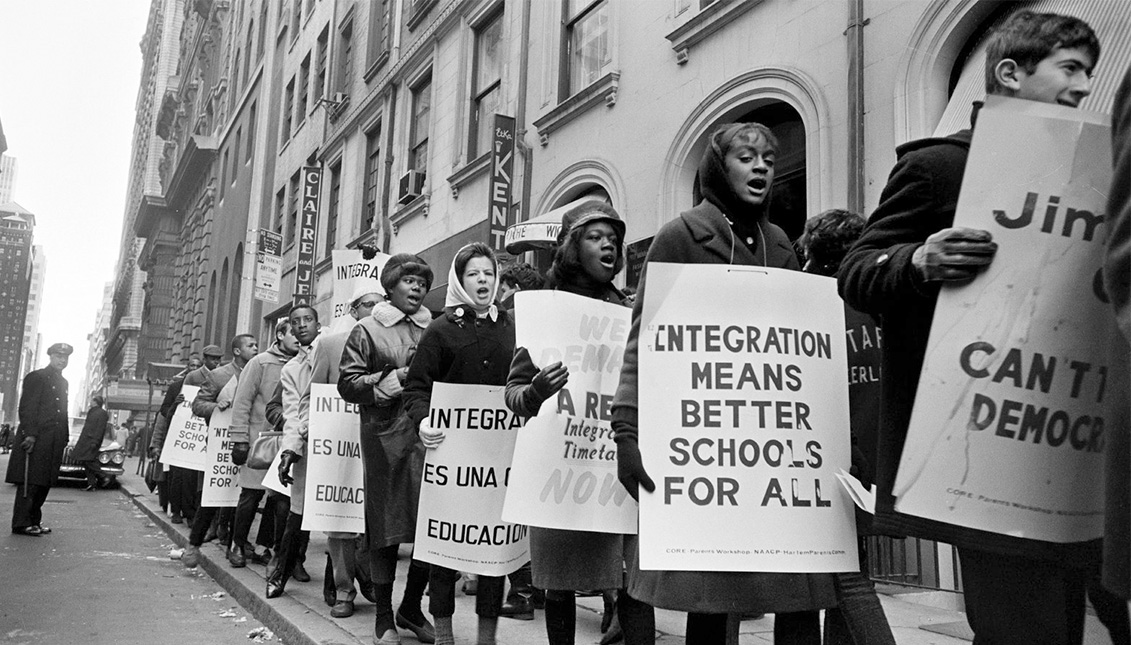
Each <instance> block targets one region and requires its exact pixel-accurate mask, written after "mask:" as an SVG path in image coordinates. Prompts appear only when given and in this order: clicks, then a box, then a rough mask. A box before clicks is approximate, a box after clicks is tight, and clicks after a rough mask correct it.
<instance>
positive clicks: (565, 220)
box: [506, 201, 691, 645]
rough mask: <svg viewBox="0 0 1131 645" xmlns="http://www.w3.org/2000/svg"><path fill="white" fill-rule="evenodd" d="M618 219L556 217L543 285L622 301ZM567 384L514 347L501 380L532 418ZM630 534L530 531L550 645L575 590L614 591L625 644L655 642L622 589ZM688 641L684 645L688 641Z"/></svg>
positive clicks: (512, 402) (560, 644) (594, 214)
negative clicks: (617, 280) (617, 284)
mask: <svg viewBox="0 0 1131 645" xmlns="http://www.w3.org/2000/svg"><path fill="white" fill-rule="evenodd" d="M624 235H625V226H624V220H622V219H621V218H620V215H619V214H618V213H617V212H616V210H615V209H613V208H612V207H611V206H609V205H608V204H605V203H603V202H598V201H590V202H585V203H583V204H580V205H578V206H577V207H575V208H573V209H571V210H569V211H568V212H566V213H565V215H563V216H562V229H561V233H559V235H558V247H557V250H556V251H555V252H554V262H553V265H552V266H551V268H550V284H549V287H550V288H553V289H561V290H562V291H568V292H570V293H574V294H577V295H580V296H584V297H586V298H593V299H595V300H601V301H604V302H612V303H617V304H625V297H624V294H623V293H621V291H620V290H619V289H617V288H616V287H615V286H613V277H614V276H616V274H617V273H619V272H620V271H621V269H623V268H624V263H625V258H624V246H623V243H624ZM568 379H569V370H568V369H567V368H566V367H565V366H564V365H562V363H561V362H557V363H553V364H550V365H546V366H544V367H543V368H542V369H539V368H538V367H536V366H535V365H534V362H533V360H532V359H531V357H530V352H528V351H527V350H526V348H522V347H520V348H518V349H517V351H516V352H515V355H514V360H513V362H512V363H511V369H510V377H509V378H508V379H507V393H506V400H507V407H509V408H510V409H511V410H512V411H514V412H515V413H516V414H520V415H522V416H526V417H533V416H536V415H537V414H538V410H539V409H540V408H541V407H542V403H543V402H544V401H546V400H547V399H550V398H552V397H553V396H554V394H556V393H557V392H558V391H559V390H561V389H562V387H564V386H565V384H566V381H567V380H568ZM635 537H636V536H621V535H617V534H614V533H596V532H590V531H570V530H564V529H551V528H543V527H537V526H532V527H530V560H531V568H532V570H533V576H534V586H535V587H538V588H539V589H546V635H547V637H548V638H549V642H550V645H573V643H574V632H575V630H576V623H577V606H576V604H575V601H574V591H575V590H578V589H602V590H611V589H619V590H620V592H619V594H618V600H617V615H618V617H619V619H620V626H621V629H622V630H623V632H624V638H625V640H624V642H625V643H626V645H643V644H648V643H652V642H654V640H655V618H654V616H653V614H652V608H651V607H650V606H648V605H646V604H644V603H642V602H639V601H637V600H634V599H633V598H631V597H629V595H628V594H627V593H626V592H625V590H624V588H623V587H624V564H625V558H624V555H625V547H626V545H627V543H630V542H634V541H635ZM688 642H691V641H688Z"/></svg>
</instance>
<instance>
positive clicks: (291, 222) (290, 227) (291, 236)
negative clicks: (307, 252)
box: [283, 0, 301, 246]
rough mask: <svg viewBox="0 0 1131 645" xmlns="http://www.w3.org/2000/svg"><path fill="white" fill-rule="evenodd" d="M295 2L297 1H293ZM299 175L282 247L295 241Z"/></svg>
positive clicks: (293, 182) (294, 181)
mask: <svg viewBox="0 0 1131 645" xmlns="http://www.w3.org/2000/svg"><path fill="white" fill-rule="evenodd" d="M295 1H296V2H297V1H298V0H295ZM300 177H301V173H298V172H296V173H295V174H294V175H292V176H291V182H290V189H291V201H290V208H289V209H288V211H287V229H286V239H285V241H284V243H283V245H284V246H290V245H291V244H294V241H295V230H296V229H297V228H298V194H299V183H298V182H299V179H300Z"/></svg>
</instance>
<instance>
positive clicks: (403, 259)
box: [381, 253, 432, 294]
mask: <svg viewBox="0 0 1131 645" xmlns="http://www.w3.org/2000/svg"><path fill="white" fill-rule="evenodd" d="M406 275H418V276H420V277H422V278H424V281H425V282H426V283H427V284H426V286H425V290H428V289H431V288H432V268H431V267H429V266H428V263H427V262H425V261H424V259H423V258H421V257H420V256H419V255H413V254H412V253H398V254H396V255H394V256H393V257H391V258H389V261H388V262H386V263H385V268H384V269H381V286H382V287H384V288H385V293H386V294H388V293H392V291H393V288H394V287H396V286H397V283H398V282H400V281H401V278H403V277H404V276H406Z"/></svg>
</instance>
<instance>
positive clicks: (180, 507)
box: [165, 466, 200, 517]
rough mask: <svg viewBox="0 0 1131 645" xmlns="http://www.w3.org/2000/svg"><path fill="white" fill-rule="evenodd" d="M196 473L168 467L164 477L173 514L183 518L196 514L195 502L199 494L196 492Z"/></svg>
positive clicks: (178, 467)
mask: <svg viewBox="0 0 1131 645" xmlns="http://www.w3.org/2000/svg"><path fill="white" fill-rule="evenodd" d="M196 479H197V472H196V471H195V470H189V469H187V468H181V467H180V466H170V467H169V472H168V473H167V474H166V476H165V481H166V482H168V484H169V507H170V508H172V509H173V512H174V513H180V514H181V515H183V516H185V517H192V516H193V515H195V514H196V507H197V506H198V502H197V500H199V499H200V494H199V493H198V492H196Z"/></svg>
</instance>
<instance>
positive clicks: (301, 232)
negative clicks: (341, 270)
mask: <svg viewBox="0 0 1131 645" xmlns="http://www.w3.org/2000/svg"><path fill="white" fill-rule="evenodd" d="M321 187H322V169H321V168H316V167H307V168H303V169H302V208H301V210H300V212H299V224H298V257H297V258H296V260H295V297H294V304H296V305H309V304H312V302H313V300H314V242H315V239H316V236H317V228H316V227H317V225H318V193H319V191H320V190H321Z"/></svg>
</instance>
